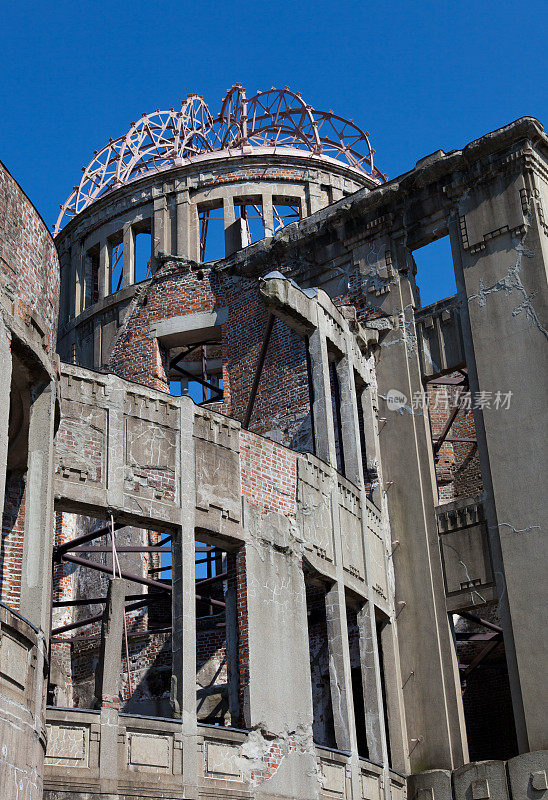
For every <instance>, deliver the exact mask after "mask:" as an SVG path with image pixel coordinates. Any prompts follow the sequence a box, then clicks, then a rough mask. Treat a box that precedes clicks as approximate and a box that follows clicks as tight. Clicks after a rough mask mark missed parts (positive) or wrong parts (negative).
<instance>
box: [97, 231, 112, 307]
mask: <svg viewBox="0 0 548 800" xmlns="http://www.w3.org/2000/svg"><path fill="white" fill-rule="evenodd" d="M110 250H111V248H110V245H109V243H108V240H107V239H103V241H102V242H101V243H100V245H99V275H98V280H97V283H98V290H99V300H102V299H103V298H104V297H106V296H107V295H108V294H110Z"/></svg>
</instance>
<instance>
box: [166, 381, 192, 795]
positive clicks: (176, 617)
mask: <svg viewBox="0 0 548 800" xmlns="http://www.w3.org/2000/svg"><path fill="white" fill-rule="evenodd" d="M178 402H179V408H180V417H179V419H180V453H181V463H180V475H181V486H180V497H181V525H180V527H179V528H178V529H177V531H176V533H175V535H174V538H173V545H172V552H173V556H172V559H173V564H172V583H173V599H172V603H173V610H172V617H173V638H172V648H173V672H172V687H171V703H172V709H173V714H174V716H176V717H179V718H180V719H181V732H182V736H183V752H182V760H183V764H182V770H183V781H184V788H185V792H187V794H185V797H192V798H194V797H197V794H198V788H197V787H198V764H197V749H198V727H197V719H196V599H195V594H196V587H195V575H194V560H195V559H194V549H195V544H194V524H195V523H194V519H195V511H196V476H195V456H194V436H193V434H194V403H193V401H192V400H191V399H190V398H189V397H181V398H180V399H179V400H178Z"/></svg>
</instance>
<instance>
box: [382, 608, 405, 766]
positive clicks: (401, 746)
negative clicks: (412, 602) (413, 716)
mask: <svg viewBox="0 0 548 800" xmlns="http://www.w3.org/2000/svg"><path fill="white" fill-rule="evenodd" d="M378 645H380V646H381V647H382V667H383V672H384V687H385V693H386V712H387V716H388V731H386V736H387V737H388V738H389V740H390V756H391V766H392V767H393V768H394V769H395V770H397V771H398V772H403V773H408V772H409V758H408V751H407V741H406V719H405V704H404V701H403V692H402V679H401V670H400V657H399V648H398V638H397V628H396V626H395V624H394V623H393V622H388V623H386V624H385V625H384V627H383V628H382V631H381V634H380V641H379V642H378ZM379 661H380V658H379Z"/></svg>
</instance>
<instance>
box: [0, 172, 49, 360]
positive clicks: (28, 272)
mask: <svg viewBox="0 0 548 800" xmlns="http://www.w3.org/2000/svg"><path fill="white" fill-rule="evenodd" d="M0 207H1V208H2V216H3V218H4V221H3V223H2V225H1V226H0V288H1V295H2V306H3V309H4V312H6V311H7V313H8V315H10V316H13V317H16V318H17V319H18V320H20V321H22V322H23V323H24V324H25V325H26V326H27V328H28V329H29V334H30V335H32V334H36V333H37V334H39V335H40V336H41V338H42V342H41V345H42V347H43V349H44V350H45V351H46V352H47V353H48V354H49V355H50V356H51V355H52V354H53V353H54V352H55V335H56V332H57V303H58V292H59V262H58V259H57V252H56V250H55V245H54V243H53V239H52V237H51V234H50V233H49V231H48V229H47V227H46V225H45V223H44V221H43V220H42V218H41V217H40V215H39V214H38V212H37V211H36V209H35V208H34V206H33V205H32V203H31V202H30V200H29V199H28V197H27V196H26V195H25V193H24V192H23V191H22V189H21V187H20V186H19V185H18V184H17V182H16V181H15V180H14V179H13V177H12V176H11V175H10V173H9V172H8V171H7V170H6V168H5V167H4V165H3V164H1V163H0ZM33 338H35V336H34V337H33Z"/></svg>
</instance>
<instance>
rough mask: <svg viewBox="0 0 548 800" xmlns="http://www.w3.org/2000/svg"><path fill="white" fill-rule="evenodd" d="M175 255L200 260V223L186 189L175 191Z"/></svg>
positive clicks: (196, 210) (195, 208)
mask: <svg viewBox="0 0 548 800" xmlns="http://www.w3.org/2000/svg"><path fill="white" fill-rule="evenodd" d="M175 203H176V206H175V207H176V214H177V255H178V256H186V257H187V258H189V259H191V260H192V261H200V225H199V220H198V209H197V207H196V205H194V204H192V203H191V202H190V193H189V190H188V189H183V190H181V191H179V192H177V195H176V199H175Z"/></svg>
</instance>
